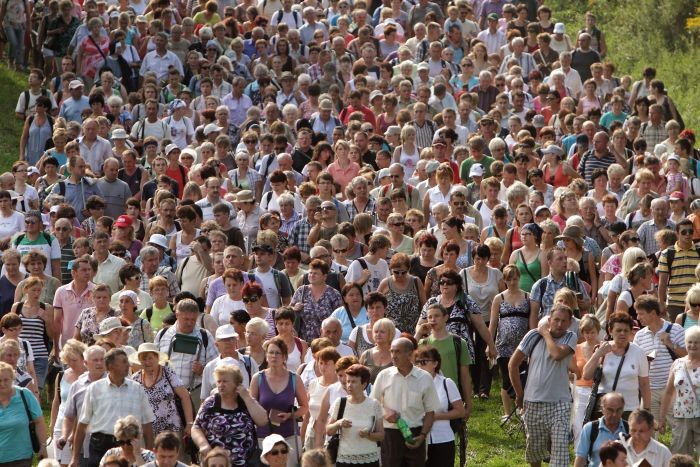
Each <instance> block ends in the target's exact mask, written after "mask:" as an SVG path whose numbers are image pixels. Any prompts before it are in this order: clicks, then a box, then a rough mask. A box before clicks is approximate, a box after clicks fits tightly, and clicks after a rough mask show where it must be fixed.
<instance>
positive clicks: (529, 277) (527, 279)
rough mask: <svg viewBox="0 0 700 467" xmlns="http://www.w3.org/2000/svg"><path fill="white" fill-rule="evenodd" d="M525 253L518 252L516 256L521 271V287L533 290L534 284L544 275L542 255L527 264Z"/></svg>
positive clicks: (516, 262)
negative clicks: (541, 261) (541, 262)
mask: <svg viewBox="0 0 700 467" xmlns="http://www.w3.org/2000/svg"><path fill="white" fill-rule="evenodd" d="M524 259H525V258H524V257H523V254H522V253H520V252H518V255H517V256H516V257H515V265H516V266H517V267H518V271H520V288H521V289H522V290H525V291H529V290H532V286H533V285H534V284H535V282H537V281H538V280H540V278H541V277H542V265H541V264H540V255H537V257H536V258H535V261H533V262H532V263H527V265H526V264H525V261H524Z"/></svg>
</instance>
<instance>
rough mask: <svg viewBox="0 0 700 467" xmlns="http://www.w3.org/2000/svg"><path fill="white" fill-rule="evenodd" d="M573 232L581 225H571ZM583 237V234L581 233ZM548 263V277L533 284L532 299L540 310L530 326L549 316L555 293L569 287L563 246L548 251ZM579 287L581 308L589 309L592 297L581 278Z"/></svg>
mask: <svg viewBox="0 0 700 467" xmlns="http://www.w3.org/2000/svg"><path fill="white" fill-rule="evenodd" d="M568 229H572V231H573V232H576V231H578V232H581V229H580V228H579V227H575V226H571V227H568ZM579 238H583V234H581V235H579ZM547 264H548V265H549V274H548V275H547V276H546V277H543V278H542V279H540V280H538V281H537V282H535V283H534V284H533V285H532V289H531V290H532V296H531V298H532V300H533V301H534V302H535V304H536V305H537V308H538V310H539V313H538V316H537V317H535V316H533V315H531V318H530V327H531V328H535V327H536V326H537V320H538V319H539V318H542V317H543V316H548V315H549V314H550V311H551V310H552V306H553V305H554V294H555V293H556V292H557V290H559V289H561V288H562V287H567V285H566V280H565V277H564V274H565V273H566V253H565V252H564V250H563V249H562V248H559V247H556V246H555V247H554V248H552V249H551V250H549V252H548V253H547ZM578 282H579V283H578V289H579V291H580V294H581V295H577V296H576V299H577V300H578V306H579V310H587V309H588V307H589V306H590V303H591V299H590V298H589V297H588V293H586V289H585V288H584V287H583V282H581V280H580V279H579V281H578Z"/></svg>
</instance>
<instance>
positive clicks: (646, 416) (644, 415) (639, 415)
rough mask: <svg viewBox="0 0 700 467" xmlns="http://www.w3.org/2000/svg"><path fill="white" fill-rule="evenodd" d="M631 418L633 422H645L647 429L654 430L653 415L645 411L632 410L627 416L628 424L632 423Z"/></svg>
mask: <svg viewBox="0 0 700 467" xmlns="http://www.w3.org/2000/svg"><path fill="white" fill-rule="evenodd" d="M633 418H634V421H635V422H646V424H647V425H649V428H651V429H653V428H654V414H652V413H651V412H650V411H649V410H647V409H634V410H633V411H632V413H631V414H630V416H629V422H630V423H633V422H632V419H633Z"/></svg>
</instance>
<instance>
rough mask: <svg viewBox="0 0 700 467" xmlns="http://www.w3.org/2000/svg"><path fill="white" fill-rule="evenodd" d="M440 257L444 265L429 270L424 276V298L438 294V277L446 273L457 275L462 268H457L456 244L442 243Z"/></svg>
mask: <svg viewBox="0 0 700 467" xmlns="http://www.w3.org/2000/svg"><path fill="white" fill-rule="evenodd" d="M440 256H442V260H443V261H444V263H443V264H440V265H438V266H436V267H434V268H432V269H430V270H429V271H428V274H426V276H425V286H424V290H425V296H426V298H430V297H435V296H436V295H438V294H439V293H440V286H439V284H438V277H440V276H441V275H442V274H443V273H445V272H446V271H454V272H457V273H459V272H460V271H461V270H462V268H460V267H459V266H457V258H458V257H459V244H458V243H457V242H453V241H451V240H448V241H446V242H445V243H443V244H442V248H441V249H440Z"/></svg>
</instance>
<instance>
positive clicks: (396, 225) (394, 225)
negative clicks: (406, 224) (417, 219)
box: [389, 222, 403, 227]
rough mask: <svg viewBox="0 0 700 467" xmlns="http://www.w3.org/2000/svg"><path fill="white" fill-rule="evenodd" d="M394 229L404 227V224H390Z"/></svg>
mask: <svg viewBox="0 0 700 467" xmlns="http://www.w3.org/2000/svg"><path fill="white" fill-rule="evenodd" d="M389 225H390V226H392V227H403V222H394V223H393V224H389Z"/></svg>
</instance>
